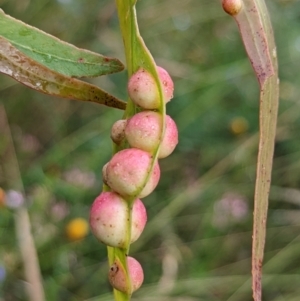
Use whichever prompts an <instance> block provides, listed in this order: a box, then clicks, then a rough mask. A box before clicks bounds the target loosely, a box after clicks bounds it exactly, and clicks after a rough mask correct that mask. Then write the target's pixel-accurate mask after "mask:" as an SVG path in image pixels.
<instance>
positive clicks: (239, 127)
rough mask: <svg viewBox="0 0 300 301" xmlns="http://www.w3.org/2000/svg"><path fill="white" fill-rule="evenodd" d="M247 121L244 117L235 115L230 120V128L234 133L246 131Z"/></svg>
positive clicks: (238, 133)
mask: <svg viewBox="0 0 300 301" xmlns="http://www.w3.org/2000/svg"><path fill="white" fill-rule="evenodd" d="M248 128H249V123H248V121H247V120H246V119H245V118H244V117H236V118H234V119H232V121H231V122H230V130H231V132H232V133H233V134H234V135H240V134H243V133H245V132H247V130H248Z"/></svg>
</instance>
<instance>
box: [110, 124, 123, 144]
mask: <svg viewBox="0 0 300 301" xmlns="http://www.w3.org/2000/svg"><path fill="white" fill-rule="evenodd" d="M126 123H127V120H125V119H121V120H117V121H116V122H115V123H114V124H113V126H112V128H111V133H110V137H111V139H112V141H113V142H114V143H116V144H117V145H119V144H121V142H122V141H123V139H124V137H125V132H124V131H125V127H126Z"/></svg>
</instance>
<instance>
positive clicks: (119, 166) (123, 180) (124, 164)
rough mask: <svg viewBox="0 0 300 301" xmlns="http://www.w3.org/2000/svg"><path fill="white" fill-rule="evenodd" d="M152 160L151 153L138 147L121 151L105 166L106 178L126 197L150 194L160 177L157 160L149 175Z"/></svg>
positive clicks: (114, 188)
mask: <svg viewBox="0 0 300 301" xmlns="http://www.w3.org/2000/svg"><path fill="white" fill-rule="evenodd" d="M152 160H153V158H152V156H151V154H150V153H148V152H145V151H143V150H140V149H137V148H129V149H124V150H121V151H119V152H118V153H116V154H115V155H114V156H113V157H112V159H111V160H110V161H109V162H108V164H107V166H106V168H105V179H106V182H107V184H108V186H109V187H110V188H111V189H112V190H114V191H116V192H117V193H119V194H120V195H121V196H123V197H125V198H126V197H139V198H142V197H145V196H147V195H149V194H150V193H151V192H152V191H153V190H154V189H155V187H156V186H157V184H158V181H159V178H160V169H159V165H158V162H157V161H156V162H155V163H154V167H153V170H152V172H151V174H150V176H149V177H148V173H149V170H150V169H151V164H152ZM147 178H148V181H147V182H146V179H147Z"/></svg>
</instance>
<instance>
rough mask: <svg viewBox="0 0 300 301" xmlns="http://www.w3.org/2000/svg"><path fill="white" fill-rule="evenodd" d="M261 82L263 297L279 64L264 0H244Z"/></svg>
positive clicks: (247, 40)
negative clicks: (264, 258)
mask: <svg viewBox="0 0 300 301" xmlns="http://www.w3.org/2000/svg"><path fill="white" fill-rule="evenodd" d="M224 1H226V0H224ZM233 17H234V19H235V21H236V22H237V24H238V27H239V30H240V34H241V37H242V40H243V43H244V46H245V48H246V52H247V54H248V57H249V59H250V62H251V64H252V67H253V69H254V71H255V74H256V77H257V79H258V82H259V84H260V111H259V125H260V126H259V128H260V130H259V131H260V135H259V147H258V156H257V170H256V182H255V192H254V220H253V240H252V291H253V298H254V300H255V301H261V299H262V284H261V282H262V264H263V257H264V246H265V239H266V221H267V214H268V203H269V191H270V185H271V176H272V163H273V154H274V142H275V136H276V125H277V112H278V103H279V89H278V64H277V57H276V46H275V41H274V34H273V30H272V24H271V21H270V17H269V14H268V10H267V7H266V4H265V2H264V1H263V0H243V1H242V9H241V11H240V12H239V13H238V14H236V15H233Z"/></svg>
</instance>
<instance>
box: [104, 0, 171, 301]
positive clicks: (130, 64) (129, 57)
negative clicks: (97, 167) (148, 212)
mask: <svg viewBox="0 0 300 301" xmlns="http://www.w3.org/2000/svg"><path fill="white" fill-rule="evenodd" d="M135 3H136V1H133V0H116V5H117V9H118V16H119V22H120V28H121V32H122V36H123V42H124V48H125V55H126V65H127V71H128V77H130V76H131V75H132V74H133V73H134V72H136V71H137V70H138V69H139V68H144V69H146V70H147V71H148V72H149V73H150V74H151V75H152V76H153V78H154V79H155V82H156V85H157V88H158V91H159V98H160V107H159V108H158V110H157V111H158V112H159V113H160V114H161V117H162V129H163V130H162V132H161V137H160V141H162V138H163V135H164V128H165V101H164V94H163V89H162V86H161V82H160V80H159V76H158V73H157V70H156V64H155V62H154V60H153V58H152V56H151V54H150V52H149V50H148V49H147V47H146V46H145V43H144V41H143V39H142V37H141V36H140V33H139V29H138V24H137V18H136V10H135ZM139 110H140V109H139V108H137V107H136V105H135V104H134V103H133V102H132V101H131V100H130V99H128V103H127V106H126V110H125V113H124V116H123V118H124V119H128V118H130V117H131V116H133V115H134V114H136V113H137V112H138V111H139ZM123 147H125V146H124V145H122V146H121V147H117V146H114V151H115V152H116V151H120V150H121V149H122V148H123ZM159 147H160V146H159V145H158V146H157V148H156V149H155V150H154V151H153V154H152V158H153V159H152V162H151V164H150V167H149V170H148V173H147V177H146V178H145V180H144V183H143V185H142V186H141V187H140V188H139V190H140V191H141V190H142V189H143V188H144V186H145V185H146V183H147V182H148V178H149V177H150V175H151V172H152V170H153V167H154V164H155V162H156V160H157V155H158V151H159ZM138 193H139V191H137V193H136V195H137V194H138ZM134 200H135V197H132V198H130V199H127V202H128V210H127V212H128V219H127V220H128V223H127V240H126V241H127V244H126V247H125V248H124V249H119V248H112V247H108V258H109V264H110V265H111V264H113V263H114V262H115V261H118V262H120V263H121V265H122V266H123V267H124V268H125V271H126V281H127V283H128V287H131V283H130V277H129V274H128V267H127V260H126V256H127V255H128V253H129V248H130V241H131V219H132V217H131V215H132V205H133V202H134ZM114 297H115V300H116V301H127V300H130V299H131V295H130V294H126V293H122V292H119V291H117V290H114Z"/></svg>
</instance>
